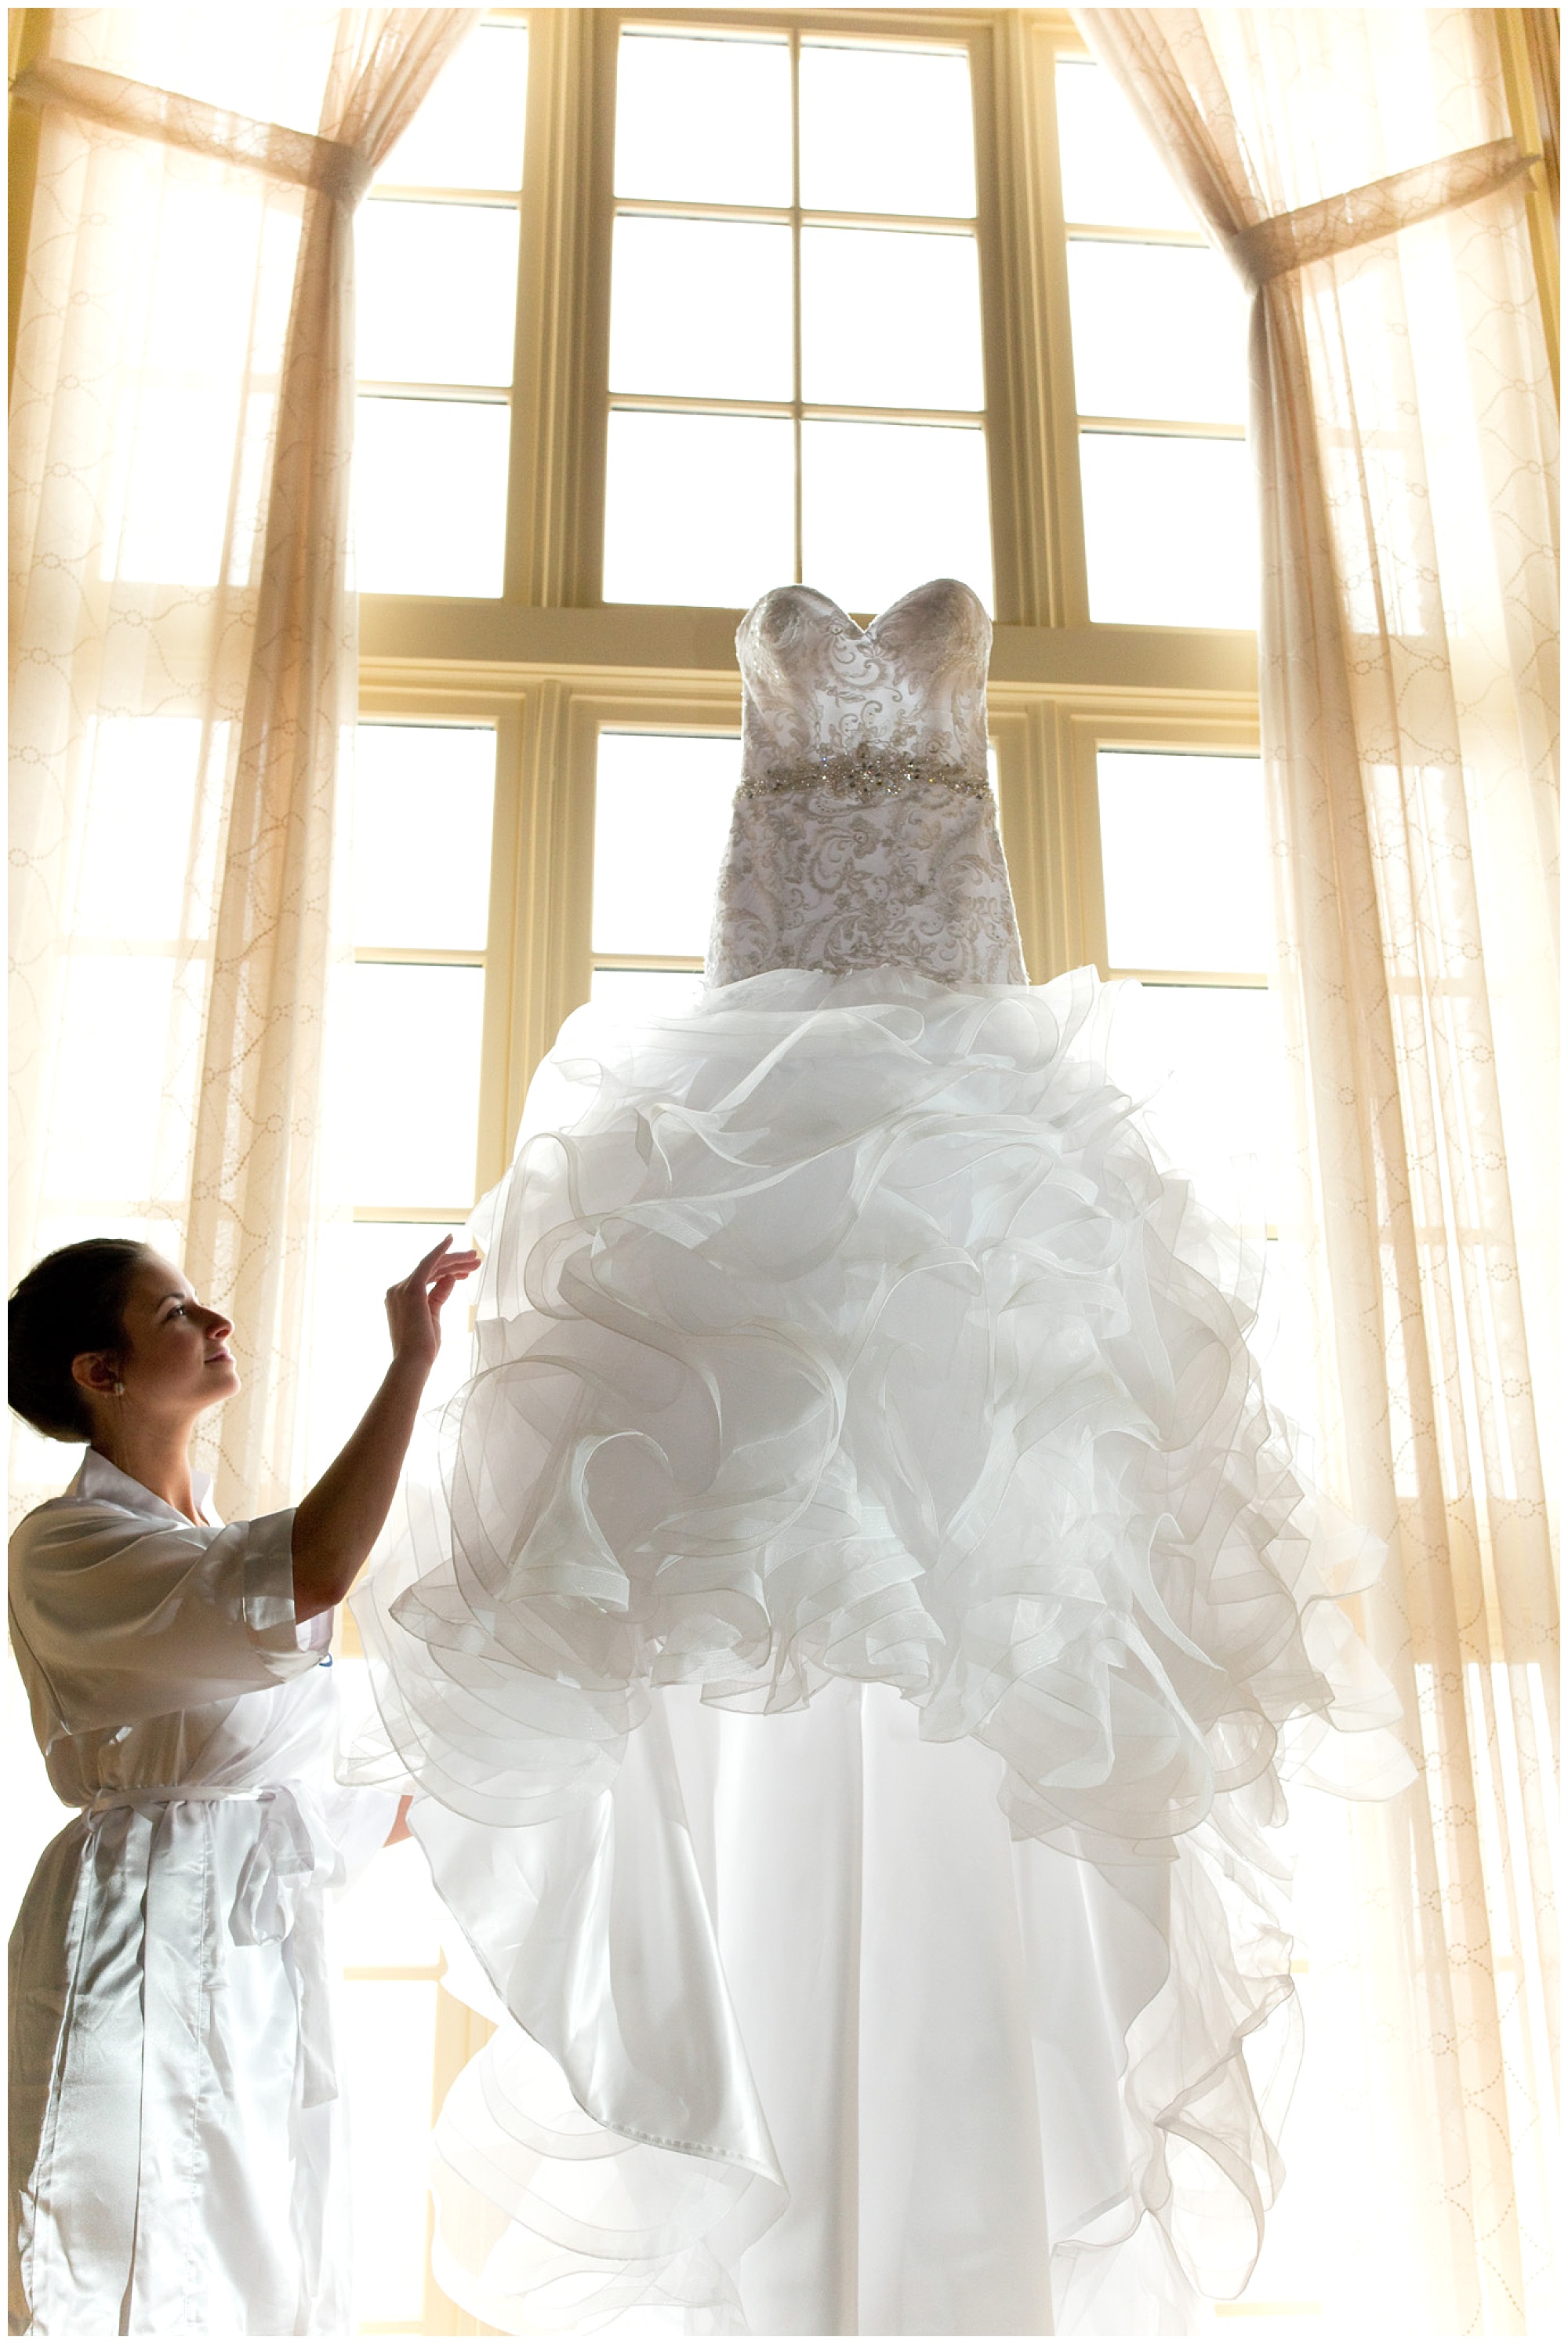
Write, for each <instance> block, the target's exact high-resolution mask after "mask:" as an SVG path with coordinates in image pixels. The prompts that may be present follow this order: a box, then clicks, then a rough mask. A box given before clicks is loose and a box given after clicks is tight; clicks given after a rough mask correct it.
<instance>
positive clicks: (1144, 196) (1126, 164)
mask: <svg viewBox="0 0 1568 2344" xmlns="http://www.w3.org/2000/svg"><path fill="white" fill-rule="evenodd" d="M1056 130H1057V141H1058V145H1059V147H1060V155H1061V207H1062V210H1063V212H1064V213H1065V214H1066V217H1068V219H1069V220H1081V221H1082V222H1083V223H1084V224H1085V225H1093V226H1099V227H1200V226H1201V221H1200V220H1199V219H1198V218H1197V217H1196V216H1195V215H1194V213H1193V212H1192V210H1191V206H1190V205H1189V204H1188V203H1187V201H1186V198H1185V197H1183V196H1182V195H1181V192H1180V190H1179V189H1178V187H1177V186H1176V184H1175V182H1174V180H1173V179H1172V178H1171V174H1170V173H1169V172H1168V171H1167V169H1166V168H1165V166H1164V164H1163V163H1162V162H1161V160H1160V157H1159V156H1158V155H1157V154H1156V152H1155V150H1154V148H1153V147H1152V146H1151V143H1150V139H1149V136H1148V133H1147V132H1146V131H1145V130H1144V129H1143V127H1142V126H1141V123H1140V122H1139V120H1138V117H1137V116H1136V115H1135V114H1134V113H1133V111H1132V109H1131V106H1129V105H1128V103H1127V100H1126V99H1125V98H1124V97H1123V96H1122V95H1121V91H1120V90H1119V89H1118V88H1117V86H1116V84H1115V83H1114V82H1113V81H1112V80H1111V76H1110V75H1109V74H1108V73H1107V72H1106V71H1105V69H1104V67H1103V66H1097V65H1091V64H1090V63H1089V62H1088V61H1087V60H1084V61H1081V62H1080V61H1078V60H1075V59H1072V58H1068V57H1063V58H1062V59H1061V60H1060V62H1059V64H1058V66H1057V68H1056Z"/></svg>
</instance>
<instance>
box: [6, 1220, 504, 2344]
mask: <svg viewBox="0 0 1568 2344" xmlns="http://www.w3.org/2000/svg"><path fill="white" fill-rule="evenodd" d="M476 1263H477V1256H475V1255H473V1254H471V1253H458V1252H455V1251H453V1250H452V1249H451V1240H450V1238H447V1239H445V1240H443V1242H442V1244H441V1245H439V1246H437V1248H435V1249H434V1251H432V1252H431V1253H428V1254H427V1255H426V1256H425V1258H424V1259H423V1260H422V1261H420V1262H419V1263H418V1264H417V1267H416V1268H414V1270H413V1271H412V1272H411V1273H410V1275H409V1276H408V1277H407V1278H405V1279H403V1280H402V1281H401V1282H400V1283H399V1284H398V1285H396V1286H394V1287H392V1288H390V1290H389V1291H388V1293H387V1320H388V1325H389V1328H390V1332H391V1339H392V1362H391V1365H390V1367H389V1369H387V1376H386V1378H385V1379H384V1381H383V1382H382V1384H381V1387H380V1389H379V1390H378V1391H377V1393H376V1396H375V1398H374V1399H372V1401H371V1403H370V1405H369V1407H368V1409H367V1410H366V1413H365V1415H364V1417H363V1419H362V1420H361V1421H360V1424H359V1426H358V1428H357V1430H356V1431H355V1433H354V1434H353V1435H352V1437H351V1438H350V1440H348V1442H347V1446H346V1447H345V1449H344V1450H343V1451H342V1453H341V1455H340V1456H339V1457H338V1458H337V1460H336V1461H335V1462H334V1463H333V1464H332V1465H331V1466H330V1467H329V1468H328V1470H327V1472H326V1473H325V1474H324V1475H323V1476H322V1478H321V1480H319V1481H318V1482H317V1485H316V1487H315V1488H314V1489H313V1490H310V1492H309V1493H308V1495H307V1497H306V1498H305V1499H304V1500H302V1501H301V1503H300V1504H299V1505H298V1506H297V1507H291V1508H287V1509H286V1510H283V1511H282V1512H279V1513H273V1514H266V1515H261V1516H258V1517H257V1518H256V1520H254V1521H238V1522H229V1523H227V1524H225V1523H222V1522H220V1521H218V1520H217V1518H216V1516H215V1514H214V1513H213V1512H212V1510H211V1508H210V1506H209V1504H208V1502H207V1488H208V1482H207V1477H206V1475H204V1474H198V1473H194V1472H193V1471H192V1470H191V1463H190V1454H189V1450H190V1440H191V1435H192V1432H193V1430H194V1428H195V1426H196V1421H197V1420H198V1418H199V1417H201V1416H202V1415H203V1414H204V1413H205V1411H206V1409H210V1408H212V1407H213V1406H215V1405H216V1403H217V1402H219V1401H221V1400H224V1399H227V1398H228V1397H229V1396H230V1395H231V1394H232V1393H233V1392H235V1391H236V1389H238V1385H239V1378H238V1375H237V1372H236V1368H235V1363H234V1359H233V1357H232V1355H231V1353H230V1351H229V1349H228V1337H229V1336H230V1334H231V1333H232V1331H233V1329H232V1326H231V1323H230V1321H229V1320H228V1319H227V1318H225V1316H224V1315H223V1313H222V1312H221V1311H218V1310H215V1309H212V1308H207V1307H206V1305H204V1304H202V1303H199V1302H198V1301H197V1300H196V1296H195V1295H194V1294H193V1292H192V1290H191V1288H190V1285H189V1282H188V1281H187V1280H186V1278H185V1277H184V1276H183V1275H182V1273H181V1272H180V1271H179V1270H178V1269H176V1268H173V1267H172V1265H171V1264H169V1263H168V1262H166V1261H164V1260H162V1259H161V1258H159V1257H158V1256H157V1255H156V1254H155V1253H153V1252H152V1251H150V1250H149V1249H148V1248H146V1247H145V1246H141V1245H136V1244H133V1243H130V1242H128V1241H126V1240H123V1239H118V1238H97V1239H91V1240H89V1241H87V1242H86V1243H85V1244H82V1245H75V1246H67V1247H65V1248H63V1249H62V1250H61V1251H60V1252H58V1253H54V1254H51V1255H49V1256H48V1257H47V1258H45V1260H43V1261H41V1262H40V1263H38V1264H37V1266H36V1267H35V1268H34V1269H32V1270H31V1271H29V1273H28V1275H27V1276H26V1277H25V1278H24V1279H23V1280H22V1283H21V1285H20V1286H19V1287H18V1288H17V1289H16V1292H15V1295H14V1296H13V1298H12V1300H11V1306H10V1353H11V1362H10V1364H11V1395H10V1396H11V1403H12V1406H13V1407H14V1408H15V1409H16V1411H17V1412H18V1414H20V1415H22V1416H23V1417H25V1419H26V1420H27V1421H28V1422H29V1423H30V1424H32V1425H34V1426H35V1428H36V1429H37V1430H39V1431H41V1432H44V1433H45V1434H48V1435H50V1436H52V1437H53V1438H55V1439H56V1440H69V1441H79V1440H83V1439H85V1440H87V1442H88V1444H89V1445H88V1448H87V1452H86V1455H85V1458H84V1460H83V1462H82V1467H81V1470H80V1471H79V1472H78V1473H77V1475H76V1477H75V1480H73V1481H72V1483H71V1485H70V1487H69V1489H67V1490H65V1492H64V1493H63V1494H62V1495H61V1496H60V1497H58V1498H54V1499H51V1500H49V1501H48V1503H47V1504H45V1505H42V1506H39V1507H37V1508H36V1509H35V1510H34V1511H33V1512H32V1513H30V1514H29V1515H27V1517H26V1518H25V1521H23V1522H22V1523H21V1524H20V1525H19V1527H18V1529H17V1531H16V1532H15V1536H14V1538H13V1540H12V1541H11V1634H12V1641H13V1644H14V1648H15V1654H16V1659H17V1662H18V1664H19V1665H20V1668H21V1671H22V1674H23V1677H24V1679H25V1683H26V1687H27V1692H28V1697H29V1700H30V1702H31V1704H32V1713H33V1723H34V1729H35V1733H36V1734H37V1739H38V1744H39V1747H40V1749H41V1750H42V1751H43V1753H44V1756H45V1763H46V1764H47V1766H48V1771H49V1777H50V1781H51V1782H52V1783H53V1785H54V1787H55V1791H56V1793H58V1795H59V1796H60V1798H61V1799H62V1800H64V1801H65V1803H66V1804H67V1805H69V1806H74V1807H75V1808H76V1809H77V1810H78V1812H77V1814H76V1815H75V1819H74V1821H72V1822H71V1823H70V1824H68V1825H67V1826H66V1828H65V1830H64V1831H63V1832H62V1833H61V1834H59V1836H58V1838H56V1839H55V1841H54V1842H53V1843H52V1844H51V1845H50V1846H49V1847H47V1848H46V1849H45V1852H44V1854H43V1856H42V1857H41V1859H40V1860H39V1864H38V1866H37V1869H36V1871H35V1874H34V1876H33V1880H32V1884H31V1885H30V1887H29V1888H28V1890H27V1893H26V1895H25V1898H24V1900H23V1904H22V1910H21V1913H20V1915H19V1917H18V1920H17V1924H16V1928H15V1934H14V1936H13V1939H12V1946H11V1956H12V1959H11V2084H10V2095H11V2189H12V2206H11V2218H12V2219H11V2238H12V2250H11V2251H12V2303H11V2327H12V2332H13V2333H18V2332H19V2333H22V2334H32V2335H36V2336H66V2335H69V2336H99V2335H110V2336H112V2335H122V2336H124V2335H146V2334H158V2335H172V2336H178V2335H234V2334H240V2335H252V2336H255V2335H266V2336H319V2335H327V2334H339V2333H342V2332H343V2331H344V2329H347V2327H349V2326H350V2325H351V2319H350V2308H349V2306H350V2288H349V2252H348V2247H349V2238H348V2223H347V2211H348V2209H347V2176H346V2172H345V2166H344V2156H343V2148H344V2132H343V2104H342V2101H341V2098H340V2096H339V2094H338V2086H337V2080H336V2077H335V2074H334V2066H333V2037H332V2014H331V2006H330V1996H329V1989H328V1983H327V1957H326V1946H325V1940H324V1928H323V1925H324V1900H325V1891H326V1890H327V1887H328V1886H331V1885H335V1884H338V1883H340V1882H341V1881H342V1880H343V1879H344V1878H345V1877H346V1876H347V1874H349V1873H350V1872H351V1871H353V1870H354V1869H356V1868H357V1865H358V1864H360V1863H362V1862H363V1861H364V1860H366V1859H367V1857H368V1855H369V1854H371V1853H372V1852H373V1851H374V1849H375V1848H376V1847H377V1846H379V1845H380V1844H382V1843H383V1842H384V1841H385V1840H387V1838H388V1837H389V1836H400V1835H401V1834H402V1830H403V1823H402V1814H401V1812H400V1810H399V1807H398V1804H397V1795H396V1793H387V1792H365V1791H350V1790H347V1789H345V1788H343V1787H342V1786H340V1785H338V1784H337V1783H335V1782H334V1780H333V1777H332V1749H333V1743H334V1739H335V1730H336V1723H337V1703H336V1700H335V1696H334V1687H333V1681H332V1676H331V1672H330V1654H329V1652H328V1649H327V1648H328V1644H329V1641H330V1638H331V1633H332V1618H333V1607H334V1606H335V1605H336V1604H337V1603H338V1602H340V1601H342V1599H343V1597H344V1596H345V1595H346V1594H347V1591H348V1589H349V1587H350V1585H351V1583H352V1581H353V1580H354V1576H355V1573H356V1572H357V1570H358V1569H359V1566H360V1565H361V1563H363V1561H365V1558H366V1556H367V1554H368V1553H369V1551H370V1548H371V1546H372V1544H373V1543H374V1541H375V1539H376V1536H377V1532H378V1531H379V1530H380V1528H381V1526H382V1523H383V1521H385V1519H386V1516H387V1508H388V1506H389V1505H390V1502H391V1500H392V1495H393V1491H394V1490H395V1488H396V1486H397V1476H398V1472H399V1470H400V1468H401V1466H402V1462H403V1459H404V1456H405V1454H406V1452H407V1446H408V1440H409V1437H410V1435H411V1433H412V1430H413V1427H414V1422H415V1418H416V1414H417V1409H418V1406H419V1402H420V1398H421V1395H422V1393H423V1390H424V1387H425V1383H426V1379H427V1377H428V1374H429V1371H430V1368H431V1365H432V1363H433V1362H434V1359H435V1357H436V1353H437V1347H438V1344H439V1341H440V1314H441V1308H442V1305H443V1304H444V1303H445V1301H446V1300H447V1297H448V1296H449V1295H450V1293H451V1292H452V1290H453V1288H454V1286H455V1285H456V1284H457V1280H458V1279H459V1278H466V1277H467V1275H468V1273H469V1272H470V1271H471V1270H472V1269H473V1268H475V1266H476Z"/></svg>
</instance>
